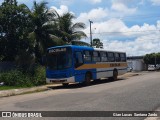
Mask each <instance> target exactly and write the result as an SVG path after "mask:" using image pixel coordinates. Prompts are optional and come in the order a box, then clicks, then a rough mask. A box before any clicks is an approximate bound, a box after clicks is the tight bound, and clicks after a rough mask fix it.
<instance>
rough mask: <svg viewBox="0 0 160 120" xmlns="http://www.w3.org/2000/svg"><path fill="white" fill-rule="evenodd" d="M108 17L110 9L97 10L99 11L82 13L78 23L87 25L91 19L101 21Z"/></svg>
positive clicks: (93, 10)
mask: <svg viewBox="0 0 160 120" xmlns="http://www.w3.org/2000/svg"><path fill="white" fill-rule="evenodd" d="M107 15H108V9H103V8H97V9H92V10H91V11H89V12H88V13H81V14H80V16H79V17H78V18H77V20H76V21H80V22H84V23H87V22H88V20H89V19H91V20H93V21H99V20H102V19H103V18H105V17H107Z"/></svg>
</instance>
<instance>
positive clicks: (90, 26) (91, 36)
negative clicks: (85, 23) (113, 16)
mask: <svg viewBox="0 0 160 120" xmlns="http://www.w3.org/2000/svg"><path fill="white" fill-rule="evenodd" d="M89 23H90V42H91V47H92V27H91V25H92V23H93V22H92V21H91V20H89Z"/></svg>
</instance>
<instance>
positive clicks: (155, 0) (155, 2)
mask: <svg viewBox="0 0 160 120" xmlns="http://www.w3.org/2000/svg"><path fill="white" fill-rule="evenodd" d="M151 2H152V4H153V5H156V6H159V5H160V0H151Z"/></svg>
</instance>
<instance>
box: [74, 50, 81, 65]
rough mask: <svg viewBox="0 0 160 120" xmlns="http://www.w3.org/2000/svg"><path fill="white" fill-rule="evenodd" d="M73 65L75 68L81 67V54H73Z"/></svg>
mask: <svg viewBox="0 0 160 120" xmlns="http://www.w3.org/2000/svg"><path fill="white" fill-rule="evenodd" d="M74 64H75V68H77V67H79V66H81V65H82V64H83V57H82V53H81V52H75V55H74Z"/></svg>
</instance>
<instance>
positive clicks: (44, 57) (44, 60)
mask: <svg viewBox="0 0 160 120" xmlns="http://www.w3.org/2000/svg"><path fill="white" fill-rule="evenodd" d="M41 63H42V65H43V66H46V64H47V57H46V56H45V55H44V56H43V57H42V61H41Z"/></svg>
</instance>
